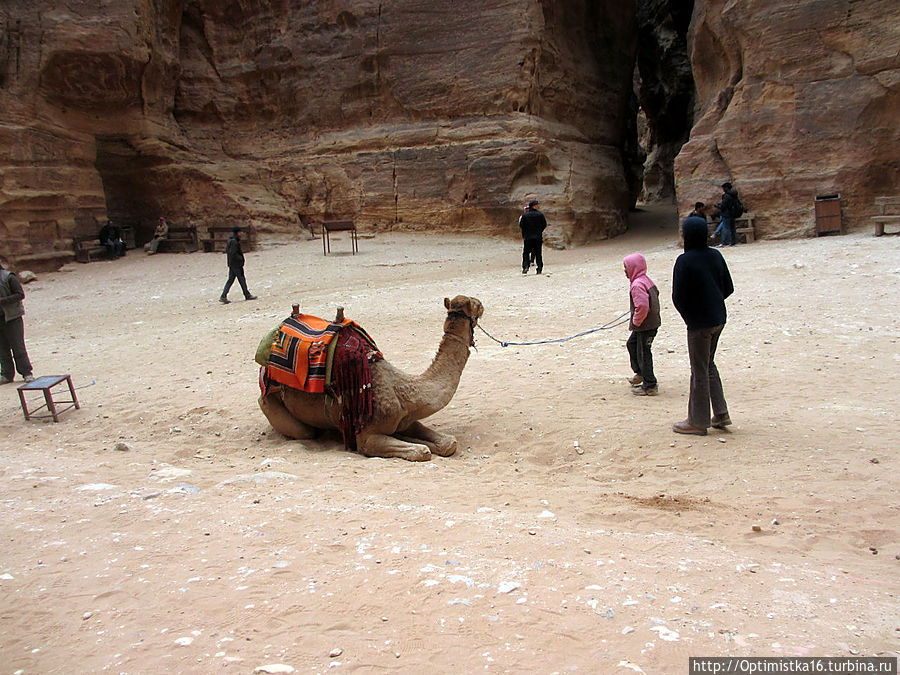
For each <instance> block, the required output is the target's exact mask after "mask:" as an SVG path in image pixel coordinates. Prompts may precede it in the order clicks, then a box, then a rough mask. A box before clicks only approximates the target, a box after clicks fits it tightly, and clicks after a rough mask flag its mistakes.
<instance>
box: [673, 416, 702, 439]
mask: <svg viewBox="0 0 900 675" xmlns="http://www.w3.org/2000/svg"><path fill="white" fill-rule="evenodd" d="M672 431H674V432H675V433H676V434H692V435H694V436H706V429H701V428H700V427H695V426H694V425H693V424H691V423H690V422H688V421H687V420H684V421H682V422H675V424H673V425H672Z"/></svg>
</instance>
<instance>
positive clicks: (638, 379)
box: [628, 374, 644, 387]
mask: <svg viewBox="0 0 900 675" xmlns="http://www.w3.org/2000/svg"><path fill="white" fill-rule="evenodd" d="M643 381H644V378H643V376H641V375H637V374H636V375H635V376H634V377H632V378H631V379H630V380H628V384H630V385H631V386H632V387H637V386H638V385H640V384H641V383H642V382H643Z"/></svg>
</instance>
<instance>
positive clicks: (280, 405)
mask: <svg viewBox="0 0 900 675" xmlns="http://www.w3.org/2000/svg"><path fill="white" fill-rule="evenodd" d="M259 407H260V409H261V410H262V411H263V415H265V416H266V418H268V420H269V424H271V425H272V428H273V429H275V431H277V432H278V433H280V434H282V435H283V436H287V437H288V438H296V439H298V440H303V439H306V438H315V436H316V429H315V428H314V427H311V426H309V425H307V424H304V423H303V422H301V421H300V420H298V419H297V418H296V417H294V416H293V415H291V413H290V412H288V409H287V408H285V407H284V402H283V401H282V400H281V397H280V396H279V395H278V394H277V393H272V394H268V395H267V396H260V397H259Z"/></svg>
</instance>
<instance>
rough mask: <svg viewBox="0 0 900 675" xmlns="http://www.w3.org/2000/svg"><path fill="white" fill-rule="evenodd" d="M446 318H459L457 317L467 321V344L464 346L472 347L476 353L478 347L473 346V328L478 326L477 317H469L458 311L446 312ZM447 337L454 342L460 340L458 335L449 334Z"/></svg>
mask: <svg viewBox="0 0 900 675" xmlns="http://www.w3.org/2000/svg"><path fill="white" fill-rule="evenodd" d="M447 316H448V317H450V316H459V317H462V318H464V319H468V320H469V343H468V344H467V345H466V346H467V347H473V348H474V349H475V351H478V347H476V346H475V326H476V325H478V317H477V316H469V315H468V314H466V313H465V312H461V311H460V310H458V309H451V310H448V311H447ZM445 333H446V331H445ZM447 337H451V338H453V339H454V340H461V339H462V338H460V337H459V336H458V335H454V334H453V333H450V334H449V335H447Z"/></svg>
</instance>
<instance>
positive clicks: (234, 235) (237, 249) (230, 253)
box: [219, 226, 256, 305]
mask: <svg viewBox="0 0 900 675" xmlns="http://www.w3.org/2000/svg"><path fill="white" fill-rule="evenodd" d="M241 232H243V228H241V227H237V226H235V227H234V228H233V229H232V230H231V236H230V237H229V238H228V244H227V245H226V247H225V255H226V256H227V260H228V281H226V282H225V288H224V289H222V295H221V297H219V302H221V303H222V304H225V305H227V304H228V303H229V302H231V300H229V299H228V291H230V290H231V285H232V284H233V283H234V280H235V279H237V280H238V283H239V284H240V285H241V290H242V291H243V292H244V299H245V300H256V296H255V295H253V294H252V293H251V292H250V291H249V290H247V280H246V279H245V278H244V252H243V251H242V250H241Z"/></svg>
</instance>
